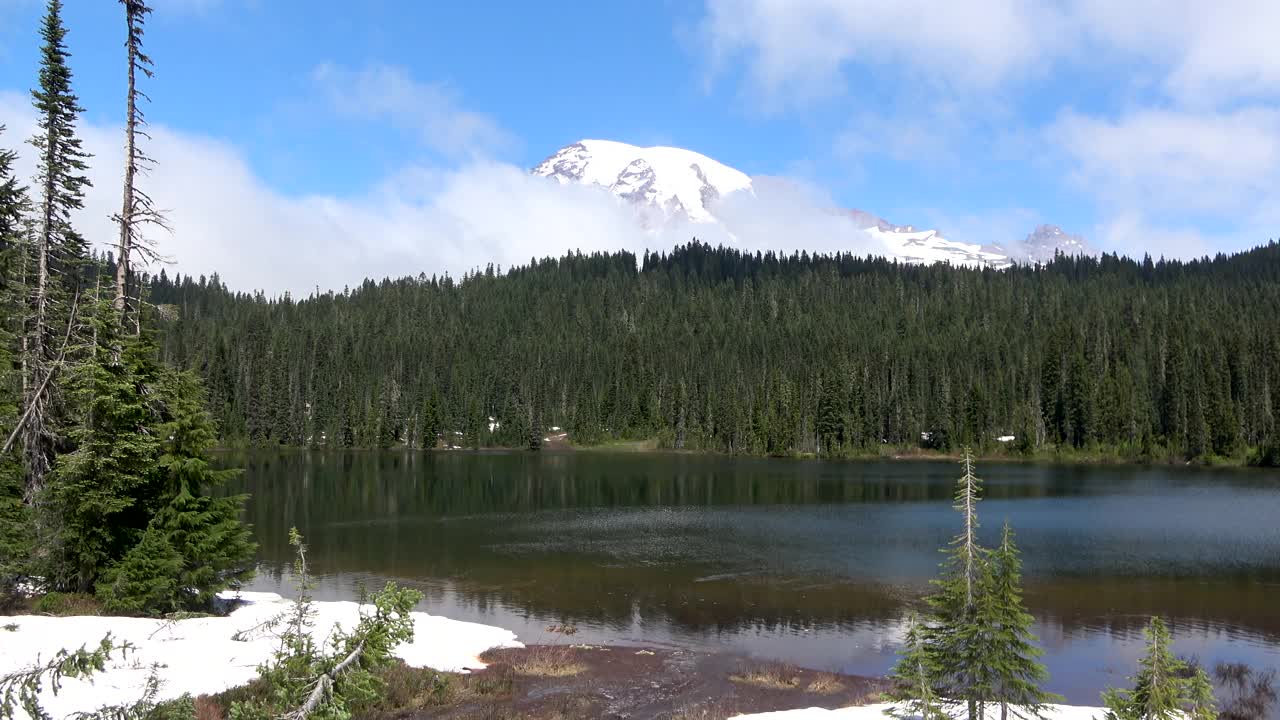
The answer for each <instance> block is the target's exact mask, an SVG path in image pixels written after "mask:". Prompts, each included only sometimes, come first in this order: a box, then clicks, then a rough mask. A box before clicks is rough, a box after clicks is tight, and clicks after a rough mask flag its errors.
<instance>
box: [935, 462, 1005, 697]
mask: <svg viewBox="0 0 1280 720" xmlns="http://www.w3.org/2000/svg"><path fill="white" fill-rule="evenodd" d="M961 464H962V466H963V467H964V474H963V475H962V476H961V477H960V479H959V480H957V481H956V495H955V506H954V507H955V509H956V510H957V511H958V512H960V513H961V514H962V516H963V522H964V527H963V529H962V530H961V532H960V534H959V535H957V536H956V537H955V538H954V539H953V540H952V541H951V544H950V549H949V550H947V553H948V557H947V560H946V561H945V562H944V563H943V574H942V577H941V578H939V579H938V580H935V581H934V585H935V586H936V587H937V591H936V592H935V593H934V594H933V595H931V596H930V597H929V598H928V599H927V601H928V603H929V606H930V608H931V609H932V610H933V613H934V616H935V618H936V622H935V623H933V624H932V625H931V626H930V628H929V633H928V635H929V637H928V641H929V643H930V644H931V645H932V647H933V650H934V652H936V653H937V655H936V657H937V663H938V667H939V668H941V669H942V671H943V674H942V675H941V677H939V678H938V682H939V689H940V693H941V694H942V695H943V696H944V697H947V698H951V699H954V700H958V701H964V702H965V703H966V705H967V707H968V715H969V718H970V720H978V718H981V717H982V712H983V703H985V702H986V701H987V700H988V699H990V698H991V697H992V696H993V693H994V690H995V682H996V680H995V672H994V669H993V667H992V664H991V662H992V660H993V659H994V642H993V639H994V632H995V628H994V625H993V623H994V619H995V608H994V603H993V600H992V593H991V590H992V583H993V579H992V572H991V557H990V556H991V553H990V551H989V550H987V549H986V548H983V547H982V546H981V545H980V544H979V543H978V536H977V533H978V512H977V505H978V502H979V500H980V499H981V495H982V480H981V479H979V478H978V477H977V475H975V474H974V471H973V455H972V454H971V453H970V452H969V450H968V448H966V449H965V451H964V459H963V460H962V462H961Z"/></svg>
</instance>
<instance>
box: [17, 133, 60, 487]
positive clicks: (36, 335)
mask: <svg viewBox="0 0 1280 720" xmlns="http://www.w3.org/2000/svg"><path fill="white" fill-rule="evenodd" d="M58 140H59V138H58V137H57V128H56V127H55V126H54V124H53V123H49V128H48V130H46V134H45V148H44V152H45V157H44V165H45V170H44V178H43V188H42V190H43V191H44V197H43V198H42V199H41V205H40V229H39V232H38V233H37V235H36V247H35V251H36V285H35V289H34V291H33V295H32V302H33V305H34V306H35V307H34V311H35V312H34V317H33V318H32V328H31V332H30V333H29V334H28V335H27V338H28V339H29V343H28V342H25V341H24V345H25V346H26V350H27V352H26V356H25V357H24V358H23V364H24V365H25V366H26V367H27V370H28V373H29V374H30V378H31V381H30V384H29V385H28V388H29V389H30V391H31V392H29V394H28V395H27V397H26V405H27V408H26V414H27V417H28V419H27V422H26V423H24V424H23V425H22V428H23V443H22V444H23V450H24V452H25V453H26V457H27V483H26V488H25V490H24V496H23V497H24V499H25V501H26V502H27V503H28V504H31V503H34V502H35V500H36V498H37V497H38V496H39V495H40V492H41V490H42V489H43V488H44V479H45V476H46V475H48V474H49V470H50V469H51V467H52V457H51V456H52V448H51V447H50V445H51V443H50V438H49V403H48V397H49V396H48V394H47V392H46V390H47V388H48V385H49V376H50V373H51V372H52V367H51V364H50V362H49V359H50V358H49V357H48V352H49V348H48V343H47V338H46V337H45V336H46V334H47V333H48V322H49V293H50V285H51V281H50V262H49V255H50V252H51V249H52V246H53V236H54V233H55V232H56V223H57V219H56V215H55V211H54V198H55V193H56V191H57V188H56V186H55V181H54V167H55V166H56V163H57V162H58V158H57V157H56V154H57V147H58V146H57V143H58Z"/></svg>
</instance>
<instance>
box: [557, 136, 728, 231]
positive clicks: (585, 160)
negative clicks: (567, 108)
mask: <svg viewBox="0 0 1280 720" xmlns="http://www.w3.org/2000/svg"><path fill="white" fill-rule="evenodd" d="M533 174H534V175H541V176H543V177H549V178H554V179H555V180H557V181H559V182H561V183H584V184H588V185H598V186H600V187H603V188H606V189H607V190H609V192H611V193H613V194H614V195H617V196H618V197H621V198H623V199H626V200H630V201H632V202H634V203H636V204H638V205H641V206H648V207H652V208H657V209H659V210H661V211H662V212H663V213H664V214H665V215H666V216H667V217H669V218H684V219H688V220H692V221H693V222H715V220H716V218H715V216H714V215H713V214H712V211H711V206H712V205H713V204H714V203H715V202H716V201H717V200H719V199H720V198H721V197H723V196H725V195H728V194H729V193H731V192H736V191H738V190H748V189H750V188H751V178H749V177H747V175H746V174H745V173H742V172H740V171H738V170H734V169H733V168H731V167H729V166H728V165H724V164H722V163H719V162H716V161H715V160H712V159H711V158H709V157H707V156H706V155H701V154H699V153H696V152H693V151H692V150H683V149H681V148H673V147H661V146H658V147H637V146H635V145H628V144H626V143H620V142H614V141H612V140H580V141H578V142H576V143H574V144H572V145H568V146H566V147H563V148H561V149H560V150H558V151H557V152H556V153H555V154H554V155H552V156H551V157H549V158H547V159H546V160H543V161H542V162H541V163H540V164H539V165H538V166H537V167H535V168H534V169H533Z"/></svg>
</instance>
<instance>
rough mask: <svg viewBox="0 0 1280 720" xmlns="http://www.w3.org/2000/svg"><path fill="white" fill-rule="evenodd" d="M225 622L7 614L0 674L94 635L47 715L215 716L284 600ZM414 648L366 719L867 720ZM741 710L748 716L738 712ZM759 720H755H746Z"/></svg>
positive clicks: (765, 688)
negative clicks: (130, 708)
mask: <svg viewBox="0 0 1280 720" xmlns="http://www.w3.org/2000/svg"><path fill="white" fill-rule="evenodd" d="M223 597H224V598H225V599H227V600H234V601H236V602H238V603H239V604H238V606H237V607H235V609H234V610H233V611H232V612H231V613H230V614H228V615H225V616H216V617H198V618H189V619H181V620H162V619H147V618H126V617H101V616H71V617H48V616H38V615H21V616H11V617H8V618H6V619H5V620H6V623H8V624H7V625H6V627H5V629H4V630H3V631H0V646H3V648H4V651H5V652H4V653H3V657H0V674H4V673H8V672H12V671H14V670H18V669H21V668H24V667H28V666H30V665H32V664H34V663H36V662H37V661H38V660H39V659H45V660H47V659H48V658H50V657H52V656H53V655H54V653H56V652H57V651H58V650H62V649H67V650H73V649H75V648H78V647H81V646H83V645H88V646H93V645H95V644H96V643H97V642H98V640H99V639H101V638H102V637H103V636H104V635H106V634H110V636H111V637H112V638H113V640H115V641H117V642H120V641H125V642H128V643H130V644H131V645H133V646H134V649H133V650H131V651H130V653H129V655H128V656H126V657H120V656H118V655H117V656H115V657H113V658H112V660H111V661H110V662H109V663H108V665H107V669H106V670H105V671H104V672H101V673H98V674H97V675H96V676H94V677H93V678H92V679H91V680H77V679H68V680H65V681H64V682H63V684H62V687H61V690H60V691H59V692H58V693H57V694H56V695H55V694H54V693H53V692H52V691H51V690H50V689H49V688H48V687H47V686H46V687H45V689H44V691H43V693H42V694H41V701H42V703H43V705H44V707H45V709H46V711H48V712H49V713H50V714H51V715H53V716H54V717H64V716H67V715H69V714H71V713H74V712H79V711H89V710H94V709H97V708H100V707H103V706H107V705H117V704H125V703H130V702H133V701H135V700H137V699H138V698H139V697H140V696H141V695H142V693H143V690H144V688H145V686H146V683H147V680H148V676H149V675H150V674H151V673H152V672H154V673H156V674H157V676H158V677H159V679H160V680H161V686H160V691H159V694H158V699H159V700H167V699H173V698H177V697H180V696H181V695H183V694H190V695H192V696H194V697H196V698H197V700H196V705H197V708H200V709H201V712H202V713H203V714H201V717H206V716H209V717H214V716H222V713H223V712H225V710H226V709H227V707H229V705H230V703H231V702H232V701H234V700H235V699H237V698H240V697H245V696H246V695H251V694H252V693H254V692H258V691H260V689H256V688H255V686H254V683H253V680H254V678H255V677H256V676H257V666H258V665H259V664H261V663H263V662H265V661H267V660H268V659H269V658H270V656H271V653H272V651H274V650H275V648H276V636H275V635H274V634H273V632H272V631H271V630H270V621H271V619H272V618H274V617H277V616H279V615H280V613H282V612H283V611H286V610H288V608H289V607H290V606H291V605H292V603H291V602H290V601H288V600H285V599H283V598H281V597H280V596H279V595H275V594H273V593H239V594H235V593H226V594H224V596H223ZM314 606H315V610H316V616H315V623H314V626H313V630H312V632H313V633H314V634H315V636H316V637H317V638H323V637H326V636H327V635H328V634H329V633H330V632H331V631H332V629H333V628H334V627H335V626H336V625H342V626H344V627H350V626H351V625H353V624H354V622H355V621H356V619H357V617H358V612H359V606H358V605H357V604H356V603H352V602H316V603H315V604H314ZM413 617H414V621H415V639H414V641H413V642H411V643H406V644H404V645H402V646H400V647H399V648H397V650H396V652H395V654H396V656H397V657H398V658H399V659H400V661H401V662H400V663H398V664H396V665H394V666H393V667H391V668H389V669H388V670H386V671H384V672H383V673H382V679H383V681H384V683H385V698H384V700H383V703H384V706H383V707H380V708H376V709H375V710H373V711H371V712H369V713H368V714H367V716H369V717H388V718H390V717H398V718H404V717H413V718H516V717H520V718H543V717H545V718H558V719H559V720H575V719H577V718H581V719H582V720H586V719H587V718H599V717H628V718H637V719H639V718H681V719H685V720H693V719H694V718H697V719H698V720H725V719H727V718H742V719H746V718H757V717H759V718H778V719H779V720H781V719H783V718H786V719H794V720H800V719H805V718H833V719H835V718H839V719H842V720H879V719H880V718H882V717H884V715H883V710H884V707H885V706H883V705H876V704H875V703H877V702H878V700H879V697H880V693H881V691H882V690H884V688H885V687H886V683H885V681H884V680H883V679H881V678H871V677H861V676H855V675H845V674H839V673H833V672H823V671H818V670H812V669H805V668H801V667H797V666H794V665H787V664H781V663H776V662H768V661H761V660H755V659H751V658H747V657H743V656H739V655H733V654H729V653H721V652H705V651H693V650H687V649H681V648H671V647H657V646H655V647H644V646H609V645H587V644H578V643H573V642H572V638H571V637H569V636H568V635H565V636H564V637H563V642H559V643H554V644H546V645H533V646H528V647H525V646H524V645H522V644H521V643H520V642H519V641H518V640H517V639H516V636H515V634H514V633H511V632H509V631H506V630H503V629H501V628H496V627H491V626H487V625H479V624H476V623H465V622H459V621H456V620H451V619H448V618H444V617H440V616H435V615H429V614H427V613H420V612H416V613H414V614H413ZM1096 711H1097V709H1096V708H1083V707H1071V706H1062V709H1061V711H1059V710H1058V709H1056V708H1055V710H1054V711H1053V718H1054V720H1084V718H1089V717H1093V716H1094V715H1096ZM749 713H751V714H749ZM760 713H763V714H760Z"/></svg>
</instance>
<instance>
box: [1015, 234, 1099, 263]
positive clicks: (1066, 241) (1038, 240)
mask: <svg viewBox="0 0 1280 720" xmlns="http://www.w3.org/2000/svg"><path fill="white" fill-rule="evenodd" d="M1058 251H1061V252H1062V253H1063V254H1064V255H1093V254H1094V249H1093V248H1091V247H1089V243H1088V242H1086V241H1085V239H1084V238H1082V237H1080V236H1079V235H1072V234H1070V233H1067V232H1064V231H1063V230H1062V228H1060V227H1058V226H1057V225H1040V226H1038V227H1036V229H1035V230H1032V231H1031V233H1030V234H1029V235H1027V237H1026V239H1024V240H1023V241H1022V242H1020V243H1018V244H1017V245H1015V246H1014V247H1013V248H1012V253H1011V254H1012V255H1013V257H1014V259H1016V260H1018V261H1020V262H1029V263H1046V262H1049V261H1050V260H1052V259H1053V256H1054V253H1057V252H1058Z"/></svg>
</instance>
